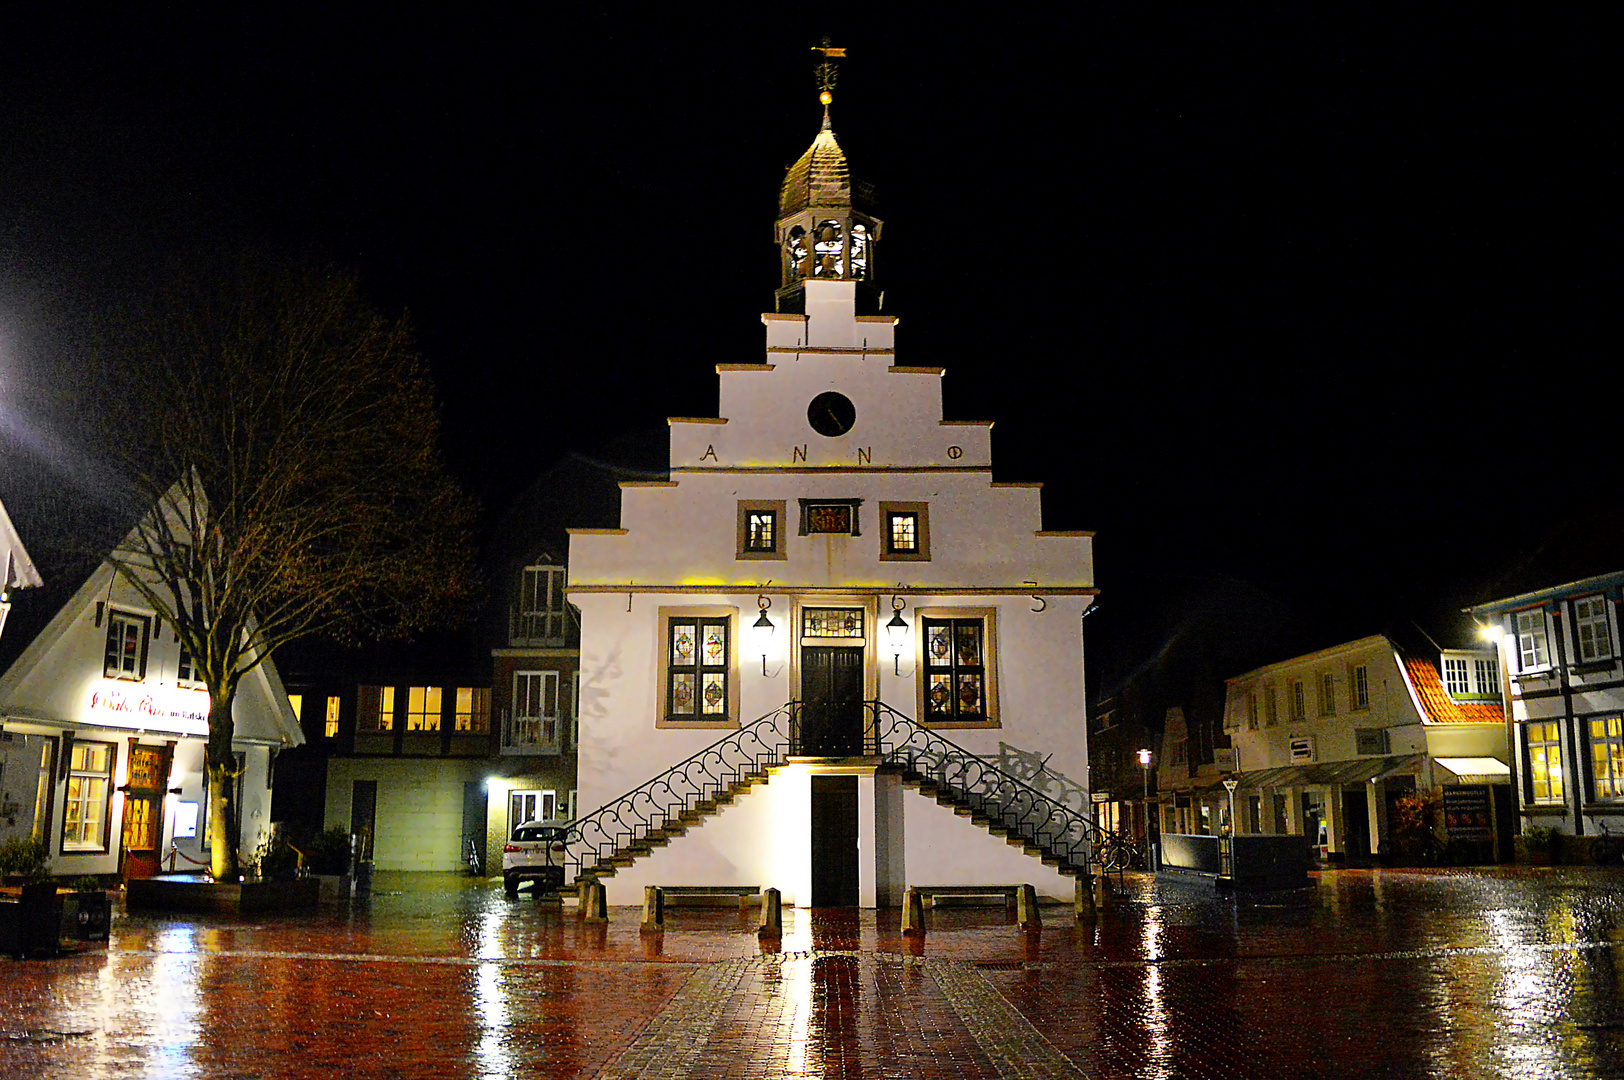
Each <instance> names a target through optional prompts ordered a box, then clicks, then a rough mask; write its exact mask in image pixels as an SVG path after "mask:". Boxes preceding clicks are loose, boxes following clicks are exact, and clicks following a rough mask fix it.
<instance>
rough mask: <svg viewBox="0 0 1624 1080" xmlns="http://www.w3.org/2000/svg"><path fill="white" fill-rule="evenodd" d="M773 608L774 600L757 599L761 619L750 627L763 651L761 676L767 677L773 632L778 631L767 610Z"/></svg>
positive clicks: (759, 597) (760, 597)
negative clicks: (768, 654)
mask: <svg viewBox="0 0 1624 1080" xmlns="http://www.w3.org/2000/svg"><path fill="white" fill-rule="evenodd" d="M772 606H773V602H772V600H770V599H769V598H768V597H766V596H758V597H756V607H758V608H760V609H761V616H760V618H758V619H756V621H755V622H754V623H752V624H751V625H750V630H751V631H752V632H753V633H754V635H755V640H756V645H757V646H758V647H759V648H760V649H761V674H762V677H763V678H766V677H768V676H767V652H768V650H769V649H770V648H771V647H772V640H773V631H774V630H776V629H778V628H777V627H776V626H774V625H773V621H772V620H771V619H769V618H767V609H768V608H770V607H772Z"/></svg>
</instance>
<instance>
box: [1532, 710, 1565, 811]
mask: <svg viewBox="0 0 1624 1080" xmlns="http://www.w3.org/2000/svg"><path fill="white" fill-rule="evenodd" d="M1528 784H1529V789H1530V797H1531V799H1532V801H1534V802H1539V803H1550V802H1561V801H1562V798H1563V785H1562V737H1561V734H1560V731H1559V728H1558V726H1557V724H1556V722H1555V721H1554V720H1553V721H1546V722H1543V723H1536V724H1529V725H1528Z"/></svg>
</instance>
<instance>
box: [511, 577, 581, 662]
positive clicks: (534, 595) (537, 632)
mask: <svg viewBox="0 0 1624 1080" xmlns="http://www.w3.org/2000/svg"><path fill="white" fill-rule="evenodd" d="M567 625H568V624H567V620H566V618H565V604H564V568H563V567H562V566H527V567H525V568H524V570H523V572H522V573H521V574H520V578H519V602H518V603H517V604H516V605H515V606H514V608H513V610H512V612H511V615H510V618H509V625H508V636H509V638H510V640H511V641H512V643H513V644H515V645H561V644H563V642H564V637H565V634H566V632H567V629H566V628H567Z"/></svg>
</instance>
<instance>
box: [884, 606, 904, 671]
mask: <svg viewBox="0 0 1624 1080" xmlns="http://www.w3.org/2000/svg"><path fill="white" fill-rule="evenodd" d="M902 606H903V601H902V597H900V596H893V597H891V621H890V622H888V623H886V624H885V636H886V638H887V640H889V641H890V643H891V670H892V671H893V672H895V673H896V674H897V675H901V674H902V650H903V649H905V648H907V647H908V620H906V619H904V618H903V617H902Z"/></svg>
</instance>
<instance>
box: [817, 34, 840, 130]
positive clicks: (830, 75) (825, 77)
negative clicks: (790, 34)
mask: <svg viewBox="0 0 1624 1080" xmlns="http://www.w3.org/2000/svg"><path fill="white" fill-rule="evenodd" d="M812 51H813V52H815V53H819V54H821V55H822V57H823V59H822V60H819V61H818V63H817V65H816V66H815V67H813V69H812V75H813V77H814V78H816V79H817V80H818V100H819V101H821V102H823V108H824V111H825V112H827V111H828V109H829V103H830V102H831V101H833V100H834V99H835V95H834V93H833V91H834V88H835V76H837V75H838V74H839V73H840V71H839V68H840V65H838V64H836V63H835V61H836V60H844V59H845V58H846V50H845V49H837V48H835V47H834V46H833V45H830V44H829V39H828V38H824V39H823V41H822V42H821V43H820V44H817V45H814V46H812Z"/></svg>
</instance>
